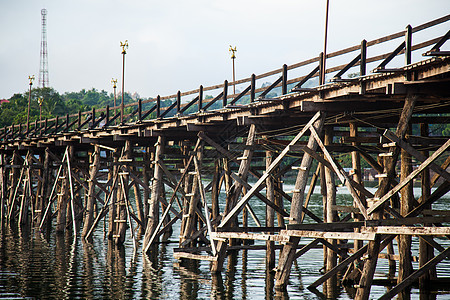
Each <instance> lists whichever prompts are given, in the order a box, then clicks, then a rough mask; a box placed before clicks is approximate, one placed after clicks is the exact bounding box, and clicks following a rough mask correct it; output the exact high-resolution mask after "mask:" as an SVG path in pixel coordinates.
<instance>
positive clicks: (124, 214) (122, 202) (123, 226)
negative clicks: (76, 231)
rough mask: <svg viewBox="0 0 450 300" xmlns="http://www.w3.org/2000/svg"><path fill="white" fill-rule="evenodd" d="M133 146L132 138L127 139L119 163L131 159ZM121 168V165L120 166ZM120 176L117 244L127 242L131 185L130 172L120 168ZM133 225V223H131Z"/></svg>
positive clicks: (117, 206) (117, 208)
mask: <svg viewBox="0 0 450 300" xmlns="http://www.w3.org/2000/svg"><path fill="white" fill-rule="evenodd" d="M132 151H133V150H132V146H131V141H130V140H126V141H125V146H124V149H123V153H122V156H121V158H120V159H119V164H120V162H121V160H129V159H131V153H132ZM119 168H120V167H119ZM119 178H120V181H119V183H120V188H118V190H117V193H118V196H117V197H118V199H117V202H116V204H117V205H116V214H117V215H116V219H115V223H116V225H115V226H116V228H117V231H116V233H115V236H114V243H115V244H116V245H122V244H123V243H124V242H125V236H126V231H127V227H128V224H127V222H128V220H127V219H128V203H127V202H128V201H127V199H128V192H129V186H128V181H129V178H130V175H129V174H128V172H123V170H121V169H119ZM129 225H130V226H131V224H129Z"/></svg>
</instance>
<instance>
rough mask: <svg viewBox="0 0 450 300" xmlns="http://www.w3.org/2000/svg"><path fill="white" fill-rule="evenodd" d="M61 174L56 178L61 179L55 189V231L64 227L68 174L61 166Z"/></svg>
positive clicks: (62, 230)
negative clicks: (56, 201)
mask: <svg viewBox="0 0 450 300" xmlns="http://www.w3.org/2000/svg"><path fill="white" fill-rule="evenodd" d="M61 175H62V177H60V178H56V180H60V181H61V185H60V186H59V190H57V193H58V194H57V197H58V204H57V207H58V214H57V216H56V228H55V230H56V232H57V233H63V232H64V230H65V228H66V222H67V220H66V219H67V199H68V198H69V174H68V172H67V168H65V167H63V169H62V174H61ZM57 189H58V187H57Z"/></svg>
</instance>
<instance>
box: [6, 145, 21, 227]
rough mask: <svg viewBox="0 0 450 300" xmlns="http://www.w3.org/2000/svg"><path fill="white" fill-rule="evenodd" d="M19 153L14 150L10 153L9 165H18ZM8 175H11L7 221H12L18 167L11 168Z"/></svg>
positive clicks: (13, 217) (13, 218)
mask: <svg viewBox="0 0 450 300" xmlns="http://www.w3.org/2000/svg"><path fill="white" fill-rule="evenodd" d="M19 164H20V163H19V155H18V154H17V152H16V151H14V152H13V154H12V158H11V165H13V166H17V165H19ZM10 176H11V180H10V187H11V188H10V190H9V199H8V211H10V212H12V213H9V215H8V216H9V221H10V223H12V222H13V221H14V220H15V211H16V210H15V205H14V203H15V199H14V194H15V187H16V186H17V184H18V179H19V169H18V168H12V170H11V172H10Z"/></svg>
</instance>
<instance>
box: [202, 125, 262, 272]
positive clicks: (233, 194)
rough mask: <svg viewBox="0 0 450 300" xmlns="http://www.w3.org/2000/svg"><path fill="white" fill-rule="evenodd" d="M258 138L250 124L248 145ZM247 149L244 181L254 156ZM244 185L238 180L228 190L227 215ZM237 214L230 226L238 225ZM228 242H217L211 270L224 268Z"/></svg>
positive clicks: (241, 169)
mask: <svg viewBox="0 0 450 300" xmlns="http://www.w3.org/2000/svg"><path fill="white" fill-rule="evenodd" d="M255 140H256V126H255V125H254V124H252V125H250V129H249V131H248V136H247V143H246V145H247V146H252V145H253V144H254V143H255ZM249 148H250V149H245V150H244V153H243V156H242V157H243V158H244V159H243V160H241V164H240V166H239V171H238V174H237V175H238V177H240V178H241V179H242V180H243V181H247V176H248V171H249V169H250V164H251V161H252V156H253V149H251V147H249ZM242 188H243V185H242V184H241V183H239V182H237V181H235V183H234V184H233V185H232V186H231V187H230V189H229V190H228V191H227V199H226V204H225V211H224V214H225V215H227V214H228V213H230V212H231V211H232V210H233V209H234V208H235V206H236V204H237V201H238V199H239V196H240V195H241V192H242ZM236 221H237V220H236V216H234V217H233V218H232V219H231V221H230V223H229V224H228V226H230V227H232V226H236V223H237V222H236ZM226 247H227V245H226V243H225V242H223V241H219V242H218V244H217V252H218V253H217V255H218V257H217V261H215V262H213V263H212V265H211V272H213V273H217V272H220V271H221V270H222V267H223V261H224V259H225V254H226Z"/></svg>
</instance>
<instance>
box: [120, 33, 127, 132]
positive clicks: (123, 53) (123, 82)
mask: <svg viewBox="0 0 450 300" xmlns="http://www.w3.org/2000/svg"><path fill="white" fill-rule="evenodd" d="M120 47H122V56H123V60H122V103H121V104H120V124H121V125H123V108H124V103H123V97H124V85H125V54H127V51H126V50H127V49H128V40H125V42H124V43H122V42H120Z"/></svg>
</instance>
